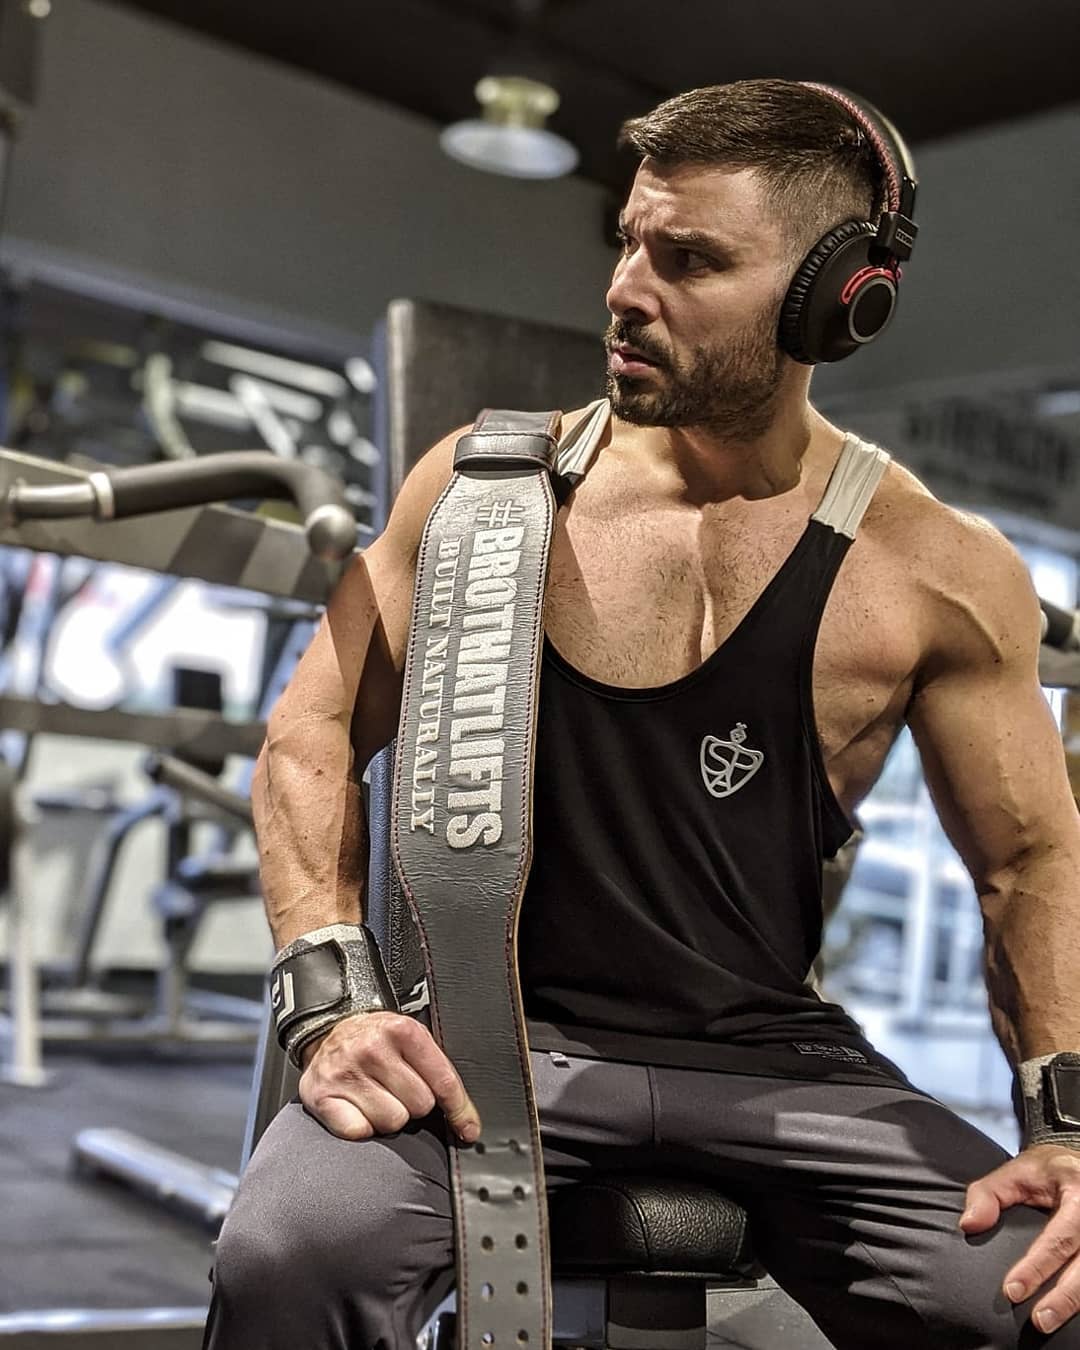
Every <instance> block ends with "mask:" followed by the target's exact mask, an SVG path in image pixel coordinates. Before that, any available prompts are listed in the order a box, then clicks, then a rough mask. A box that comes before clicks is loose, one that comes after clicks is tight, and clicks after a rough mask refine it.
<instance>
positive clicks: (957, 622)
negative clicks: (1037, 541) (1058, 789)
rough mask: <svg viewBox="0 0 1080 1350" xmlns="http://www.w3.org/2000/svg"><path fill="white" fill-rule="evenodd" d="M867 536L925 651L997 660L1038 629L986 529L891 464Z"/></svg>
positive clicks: (999, 544)
mask: <svg viewBox="0 0 1080 1350" xmlns="http://www.w3.org/2000/svg"><path fill="white" fill-rule="evenodd" d="M867 525H868V527H869V531H870V533H871V534H872V536H873V537H874V538H876V540H877V543H878V546H879V547H880V548H881V549H882V550H883V551H885V552H886V553H887V555H888V559H889V563H890V566H891V567H892V568H894V569H902V575H904V576H905V577H906V579H907V582H908V584H909V585H910V586H911V587H912V592H913V595H914V597H915V598H916V601H917V605H918V610H919V616H920V618H921V619H922V621H923V625H924V633H925V634H926V637H927V640H928V642H927V645H928V646H929V647H931V648H939V649H940V647H941V646H942V645H943V644H944V645H945V646H947V647H951V648H955V647H960V648H963V647H964V646H966V645H969V644H974V645H975V646H977V647H979V648H980V649H982V650H983V651H984V652H990V651H992V652H994V653H995V654H996V659H1000V658H1001V656H1002V654H1003V653H1004V651H1005V650H1006V649H1007V648H1009V647H1010V646H1012V645H1014V643H1015V642H1016V641H1017V640H1018V639H1021V638H1023V637H1024V636H1025V635H1027V634H1028V630H1029V629H1030V628H1031V627H1032V624H1037V603H1036V600H1035V594H1034V590H1033V587H1032V583H1031V578H1030V576H1029V573H1028V570H1027V567H1026V565H1025V563H1024V561H1023V559H1022V558H1021V557H1020V555H1019V553H1018V552H1017V550H1016V548H1015V547H1014V546H1013V544H1012V543H1010V541H1009V540H1008V539H1007V538H1006V537H1005V535H1004V534H1002V532H1001V531H1000V530H999V529H998V528H997V526H996V525H993V524H992V523H991V522H990V521H988V520H986V519H984V518H983V517H982V516H979V515H976V514H975V513H974V512H971V511H965V510H961V509H959V508H958V507H955V506H950V505H949V504H948V503H946V502H943V501H941V500H940V498H938V497H936V496H935V495H934V494H933V492H931V491H930V489H929V488H928V487H927V486H926V485H925V484H924V483H923V482H921V481H920V480H919V479H918V478H917V477H916V476H915V474H913V473H912V472H911V471H910V470H909V469H906V468H904V466H903V465H901V464H898V463H897V462H896V461H895V460H893V461H892V462H891V463H890V465H889V468H888V471H887V473H886V474H885V477H884V478H883V479H882V483H881V487H880V488H879V490H878V492H877V494H876V495H875V499H874V502H873V504H872V511H868V513H867Z"/></svg>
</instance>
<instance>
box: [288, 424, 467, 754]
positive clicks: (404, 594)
mask: <svg viewBox="0 0 1080 1350" xmlns="http://www.w3.org/2000/svg"><path fill="white" fill-rule="evenodd" d="M458 434H459V433H457V432H455V433H454V434H453V435H452V436H449V437H447V438H446V439H445V440H443V441H440V442H439V444H438V445H436V446H435V447H434V448H433V449H432V450H430V451H429V452H428V453H427V454H426V455H425V456H424V457H423V459H422V460H421V461H420V462H419V463H418V464H417V465H416V467H415V468H414V469H413V471H412V473H411V474H410V475H409V478H408V479H407V480H406V482H405V484H404V485H403V487H402V489H401V492H400V493H399V495H398V500H397V501H396V502H395V504H394V509H393V511H392V512H391V515H390V520H389V521H388V523H387V527H386V529H385V530H384V531H383V533H382V534H381V535H380V536H379V537H378V539H376V540H375V541H374V543H373V544H371V545H370V546H369V547H368V548H367V549H365V550H364V552H363V553H361V554H358V555H357V556H356V557H355V558H353V560H352V562H351V563H350V565H349V567H348V569H347V571H346V573H345V575H344V576H343V577H342V579H341V581H340V582H339V583H338V585H337V587H336V588H335V590H334V593H333V595H332V596H331V597H330V601H329V604H328V605H327V609H326V613H325V615H324V616H323V618H322V621H321V622H320V624H319V627H318V629H317V630H316V633H315V636H314V637H313V639H312V641H311V643H310V644H309V646H308V648H307V650H306V651H305V653H304V655H303V657H302V658H301V660H300V663H299V665H298V666H297V668H296V671H295V672H294V674H293V677H292V679H291V680H290V682H289V685H288V687H287V688H286V690H285V692H284V694H283V695H282V697H281V699H280V701H279V703H278V706H277V708H276V709H275V711H274V717H275V719H276V720H277V721H278V722H279V723H281V722H283V721H284V720H286V719H288V720H291V721H293V722H295V721H296V720H297V719H305V718H310V717H317V718H320V719H328V718H332V719H334V720H336V721H338V722H340V723H341V724H342V725H343V727H345V728H347V729H348V730H349V733H350V736H351V739H352V742H353V747H354V750H355V754H356V768H357V770H361V769H363V767H364V766H365V765H366V764H367V762H368V761H369V760H370V758H371V756H372V755H374V754H375V753H376V752H377V751H378V750H380V749H381V748H382V747H383V746H384V745H386V744H387V743H388V742H389V741H390V740H391V739H392V738H393V735H394V732H395V731H396V729H397V720H398V711H399V706H400V699H401V670H402V664H403V661H404V653H405V644H406V642H407V639H408V632H409V620H410V615H411V611H412V596H413V584H414V579H415V574H416V558H417V552H418V549H419V542H420V536H421V534H422V533H423V529H424V524H425V522H426V520H427V517H428V514H429V513H430V510H431V508H432V506H433V505H434V503H435V501H436V500H437V498H438V496H439V494H440V492H441V491H442V490H443V488H444V487H445V485H446V483H447V481H448V480H449V477H450V474H451V472H452V467H451V465H452V454H453V446H454V444H455V443H456V440H457V437H458Z"/></svg>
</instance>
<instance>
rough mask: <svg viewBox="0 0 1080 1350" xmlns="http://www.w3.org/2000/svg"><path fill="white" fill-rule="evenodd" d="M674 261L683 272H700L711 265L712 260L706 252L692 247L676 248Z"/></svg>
mask: <svg viewBox="0 0 1080 1350" xmlns="http://www.w3.org/2000/svg"><path fill="white" fill-rule="evenodd" d="M675 261H676V263H677V264H678V266H679V268H680V269H681V270H682V271H684V272H702V271H705V270H706V269H707V268H710V267H712V266H713V260H712V259H711V258H710V257H709V256H708V255H707V254H705V253H698V251H697V250H696V249H692V248H677V249H676V250H675Z"/></svg>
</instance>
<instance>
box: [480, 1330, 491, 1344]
mask: <svg viewBox="0 0 1080 1350" xmlns="http://www.w3.org/2000/svg"><path fill="white" fill-rule="evenodd" d="M480 1339H481V1340H482V1341H483V1343H484V1344H485V1345H494V1344H495V1333H494V1332H493V1331H485V1332H484V1334H483V1335H482V1336H481V1337H480Z"/></svg>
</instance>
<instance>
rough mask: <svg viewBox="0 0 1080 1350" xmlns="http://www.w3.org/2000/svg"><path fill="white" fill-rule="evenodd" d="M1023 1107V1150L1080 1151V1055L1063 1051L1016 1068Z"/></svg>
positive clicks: (1027, 1061)
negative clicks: (1035, 1147)
mask: <svg viewBox="0 0 1080 1350" xmlns="http://www.w3.org/2000/svg"><path fill="white" fill-rule="evenodd" d="M1017 1083H1018V1086H1019V1089H1020V1096H1021V1100H1022V1102H1023V1108H1024V1130H1023V1147H1024V1148H1030V1147H1031V1146H1032V1145H1034V1144H1060V1145H1062V1146H1063V1147H1064V1148H1075V1149H1080V1054H1074V1053H1072V1052H1071V1051H1061V1052H1059V1053H1057V1054H1053V1055H1038V1056H1036V1057H1035V1058H1034V1059H1026V1060H1024V1062H1023V1063H1022V1064H1021V1065H1020V1066H1019V1068H1018V1069H1017Z"/></svg>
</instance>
